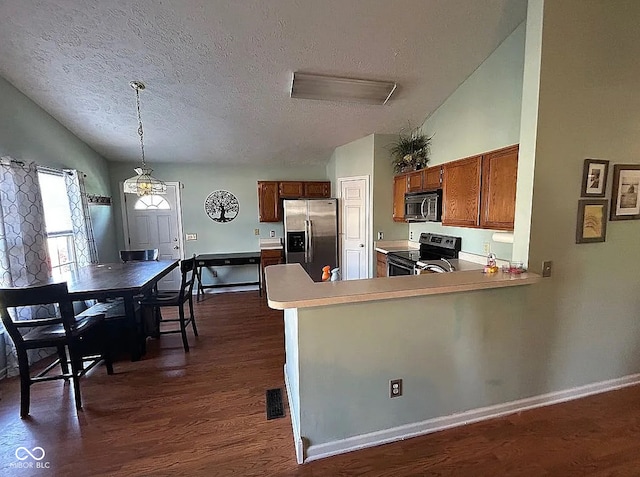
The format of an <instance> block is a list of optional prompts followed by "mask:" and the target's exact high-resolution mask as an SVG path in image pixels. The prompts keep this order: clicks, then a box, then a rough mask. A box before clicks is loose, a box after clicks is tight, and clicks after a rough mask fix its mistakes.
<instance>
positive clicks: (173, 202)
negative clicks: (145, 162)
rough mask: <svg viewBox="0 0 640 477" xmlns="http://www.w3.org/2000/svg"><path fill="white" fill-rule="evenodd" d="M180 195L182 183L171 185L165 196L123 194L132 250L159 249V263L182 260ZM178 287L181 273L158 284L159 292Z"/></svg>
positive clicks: (128, 237) (126, 231) (168, 276)
mask: <svg viewBox="0 0 640 477" xmlns="http://www.w3.org/2000/svg"><path fill="white" fill-rule="evenodd" d="M121 190H122V189H121ZM179 191H180V188H179V183H177V182H168V183H167V193H166V194H164V195H148V196H143V197H138V196H136V195H133V194H124V193H123V204H124V213H125V220H124V222H125V227H124V234H125V243H127V244H128V247H127V248H128V249H129V250H140V249H152V248H157V249H158V251H159V259H160V260H174V259H177V260H179V259H181V258H182V222H181V216H182V214H181V210H180V196H179ZM179 286H180V271H179V270H178V269H175V270H174V271H173V272H171V273H170V274H169V275H167V276H166V277H165V278H163V279H162V280H160V282H158V288H159V289H160V290H177V289H178V288H179Z"/></svg>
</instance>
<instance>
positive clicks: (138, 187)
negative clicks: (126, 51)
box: [124, 81, 167, 196]
mask: <svg viewBox="0 0 640 477" xmlns="http://www.w3.org/2000/svg"><path fill="white" fill-rule="evenodd" d="M129 86H131V87H132V88H133V89H134V90H135V92H136V108H137V110H138V136H140V151H141V153H142V167H136V168H135V169H134V171H136V174H137V175H136V176H135V177H131V178H129V179H127V180H126V181H124V192H125V193H126V194H136V195H138V196H143V195H156V194H166V193H167V185H166V184H165V183H164V182H162V181H161V180H158V179H156V178H155V177H153V176H152V175H151V173H152V172H153V170H152V169H149V168H147V164H146V162H145V161H144V131H143V129H142V116H141V115H140V91H142V90H144V89H145V85H144V83H142V82H141V81H132V82H131V83H129Z"/></svg>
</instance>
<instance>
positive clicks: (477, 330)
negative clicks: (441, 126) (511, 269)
mask: <svg viewBox="0 0 640 477" xmlns="http://www.w3.org/2000/svg"><path fill="white" fill-rule="evenodd" d="M265 272H266V290H267V299H268V303H269V306H270V307H271V308H275V309H281V310H284V321H285V348H286V364H285V380H286V385H287V395H288V399H289V409H290V414H291V421H292V426H293V433H294V441H295V447H296V457H297V459H298V462H300V463H302V462H306V461H309V460H315V459H319V458H322V457H327V456H330V455H334V454H339V453H343V452H348V451H351V450H355V449H359V448H363V447H369V446H372V445H378V444H382V443H385V442H390V441H393V440H398V439H404V438H407V437H411V436H415V435H420V434H424V433H426V432H431V431H432V430H433V429H434V428H435V427H437V426H438V424H437V423H438V422H440V421H441V420H442V419H443V418H445V416H448V417H447V419H451V418H452V417H451V416H452V415H453V416H454V417H455V415H456V414H457V415H462V413H467V412H469V411H470V410H473V409H478V408H484V407H486V406H491V405H492V404H496V403H500V402H504V401H505V396H507V397H508V396H510V395H511V394H513V393H516V394H519V393H520V392H521V391H520V389H517V390H516V391H514V383H513V381H517V376H513V375H512V374H510V372H509V367H508V365H507V364H506V363H505V362H504V360H502V359H500V356H502V355H503V354H504V352H505V351H506V352H512V353H513V356H514V359H517V357H518V353H519V346H518V343H517V341H516V340H510V339H509V335H510V334H513V335H515V333H511V332H510V330H512V329H514V330H515V329H517V328H518V327H519V326H521V323H520V319H521V316H520V315H521V313H519V310H520V309H521V308H522V307H523V306H525V304H526V302H527V301H528V299H529V293H530V290H531V289H532V287H527V286H520V285H529V284H533V283H536V282H538V281H540V280H541V277H540V276H539V275H537V274H533V273H524V274H521V275H515V276H512V275H509V274H506V273H504V274H503V273H502V272H498V273H495V274H483V273H482V272H481V271H480V270H469V271H459V272H453V273H434V274H427V275H417V276H398V277H389V278H375V279H365V280H351V281H339V282H324V283H315V282H313V281H312V280H311V278H310V277H309V276H308V275H307V274H306V273H305V272H304V270H303V268H302V267H301V266H300V265H298V264H288V265H274V266H271V267H268V268H267V269H266V270H265ZM533 288H537V287H533ZM504 317H510V318H509V319H508V320H505V318H504ZM491 346H497V347H499V348H500V350H501V353H495V348H490V347H491ZM479 360H480V361H481V362H482V363H483V365H484V366H483V367H482V368H479V367H478V366H477V363H478V362H479ZM478 369H482V370H486V369H489V370H492V371H495V372H494V373H492V374H491V375H488V376H485V375H484V373H485V371H478V372H476V370H478ZM392 379H402V380H403V395H402V396H400V397H397V398H393V399H391V398H390V397H389V381H390V380H392ZM487 380H489V381H490V382H492V383H493V385H492V387H493V389H492V392H491V393H488V392H486V390H485V388H486V381H487ZM461 420H462V421H463V422H464V421H465V420H468V417H466V418H465V417H464V416H463V417H461ZM453 422H456V421H455V419H454V421H453ZM449 425H455V424H449ZM440 426H442V424H440Z"/></svg>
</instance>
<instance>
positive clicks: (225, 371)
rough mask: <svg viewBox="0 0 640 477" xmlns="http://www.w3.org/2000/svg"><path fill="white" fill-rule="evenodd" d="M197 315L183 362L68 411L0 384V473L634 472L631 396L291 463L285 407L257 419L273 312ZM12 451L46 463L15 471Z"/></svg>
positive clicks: (155, 344)
mask: <svg viewBox="0 0 640 477" xmlns="http://www.w3.org/2000/svg"><path fill="white" fill-rule="evenodd" d="M196 317H197V321H198V331H199V332H200V336H199V338H195V337H194V336H193V334H192V332H191V331H189V342H190V344H191V352H190V353H188V354H185V353H184V351H183V349H182V344H181V341H180V335H179V334H176V335H164V336H163V337H162V338H161V339H160V340H152V341H149V349H148V353H147V355H146V356H145V357H144V358H143V360H142V361H139V362H135V363H132V362H129V361H118V362H116V363H115V365H114V367H115V372H116V374H115V375H113V376H107V374H106V371H105V369H104V367H98V368H96V369H95V370H93V371H92V372H91V373H89V375H88V376H87V377H86V378H84V380H83V381H82V396H83V402H84V410H83V411H81V412H80V413H76V410H75V408H74V404H73V397H72V391H71V389H70V386H69V385H66V386H65V385H64V384H63V383H62V382H49V383H40V384H36V385H35V386H33V388H32V404H31V417H30V418H29V419H25V420H21V419H20V418H19V416H18V410H19V385H18V384H19V383H18V381H17V380H16V379H15V378H13V379H9V380H3V381H0V392H1V393H2V394H1V396H2V399H1V400H0V429H2V431H1V432H2V439H1V441H0V475H25V476H26V475H46V476H51V475H72V476H84V475H87V476H88V475H92V476H93V475H110V476H111V475H113V476H133V475H153V476H162V475H189V476H198V475H202V476H258V475H260V476H262V475H264V476H325V475H326V476H336V475H367V476H409V475H411V476H415V475H455V476H467V475H470V476H498V475H508V476H543V475H549V476H563V477H564V476H572V475H576V476H578V475H580V476H582V475H594V476H605V475H640V386H635V387H630V388H626V389H623V390H620V391H615V392H610V393H606V394H600V395H596V396H592V397H589V398H585V399H582V400H578V401H572V402H569V403H565V404H560V405H556V406H551V407H546V408H542V409H536V410H533V411H527V412H524V413H521V414H516V415H513V416H509V417H505V418H501V419H495V420H493V421H487V422H483V423H477V424H473V425H469V426H464V427H459V428H456V429H451V430H447V431H442V432H438V433H435V434H431V435H427V436H422V437H417V438H414V439H408V440H406V441H402V442H397V443H393V444H388V445H385V446H379V447H376V448H371V449H365V450H362V451H359V452H353V453H349V454H344V455H340V456H336V457H332V458H328V459H324V460H320V461H315V462H311V463H309V464H305V465H302V466H298V465H297V464H296V461H295V453H294V447H293V438H292V435H291V434H292V432H291V422H290V418H289V415H288V410H287V415H286V417H285V418H281V419H274V420H270V421H267V420H266V414H265V390H266V389H269V388H275V387H284V379H283V365H284V339H283V333H284V328H283V320H282V314H281V313H280V312H277V311H274V310H271V309H269V308H268V307H267V305H266V304H265V303H264V301H262V300H261V299H260V298H258V294H257V292H246V293H227V294H218V295H208V296H207V299H206V300H205V301H203V302H201V303H200V304H198V305H197V309H196ZM19 446H23V447H25V448H27V449H33V448H34V447H36V446H39V447H42V448H43V449H44V450H45V452H46V456H45V458H44V459H43V460H42V461H40V462H41V463H42V464H45V463H48V465H49V467H48V468H45V469H36V468H33V469H30V468H21V469H17V468H15V465H16V463H20V461H18V459H17V458H16V456H15V451H16V448H17V447H19ZM23 462H24V464H28V463H29V462H33V461H32V460H31V459H27V460H25V461H23ZM12 465H13V466H14V467H13V468H12Z"/></svg>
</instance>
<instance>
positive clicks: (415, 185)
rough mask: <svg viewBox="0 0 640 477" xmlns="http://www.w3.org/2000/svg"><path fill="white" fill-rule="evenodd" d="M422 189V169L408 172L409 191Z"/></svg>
mask: <svg viewBox="0 0 640 477" xmlns="http://www.w3.org/2000/svg"><path fill="white" fill-rule="evenodd" d="M421 190H422V171H416V172H410V173H409V174H407V192H420V191H421Z"/></svg>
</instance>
